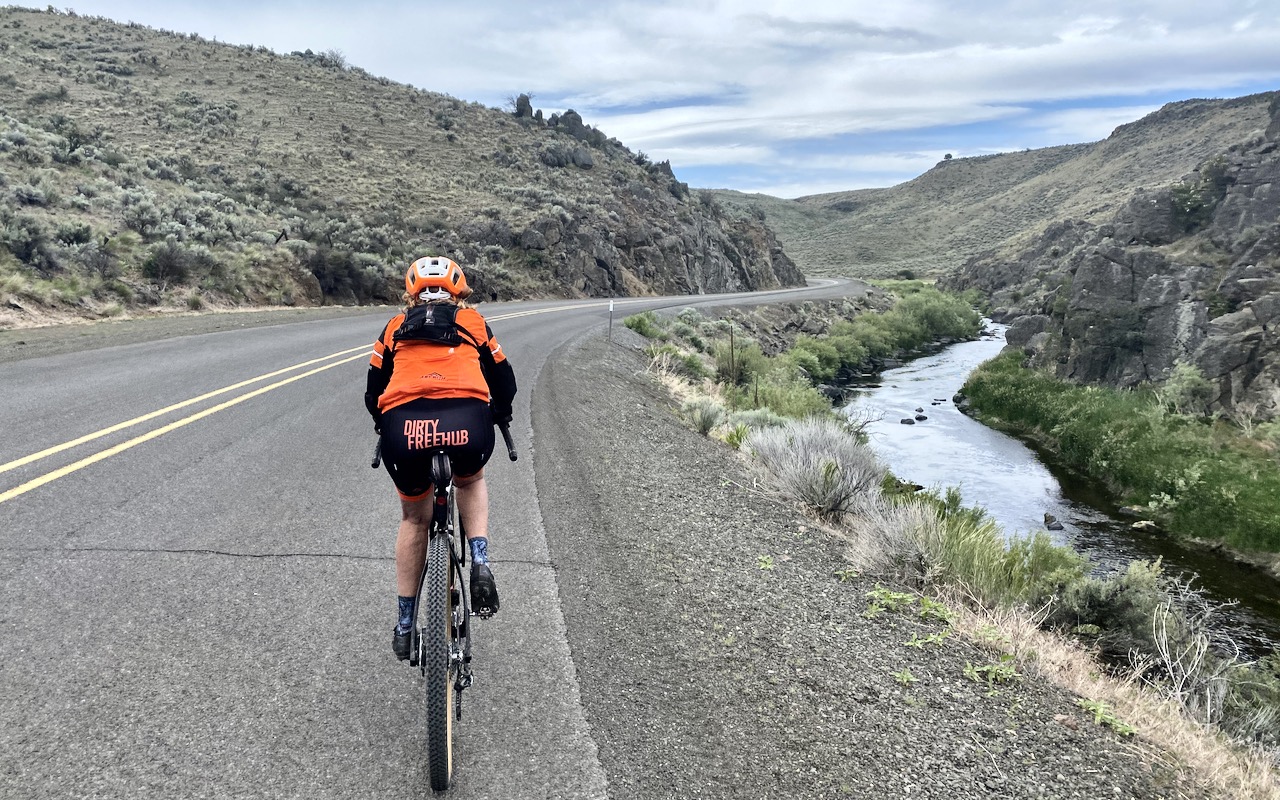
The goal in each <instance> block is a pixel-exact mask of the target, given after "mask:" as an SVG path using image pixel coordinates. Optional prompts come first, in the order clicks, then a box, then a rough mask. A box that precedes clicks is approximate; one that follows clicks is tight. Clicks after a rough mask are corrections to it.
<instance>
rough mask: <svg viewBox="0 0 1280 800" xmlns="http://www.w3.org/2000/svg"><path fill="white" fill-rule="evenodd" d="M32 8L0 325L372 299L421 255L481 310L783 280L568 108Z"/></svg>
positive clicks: (15, 136) (657, 173) (786, 264)
mask: <svg viewBox="0 0 1280 800" xmlns="http://www.w3.org/2000/svg"><path fill="white" fill-rule="evenodd" d="M50 9H51V10H50V11H48V12H45V11H35V10H26V9H19V8H12V7H10V8H5V9H0V327H2V326H5V325H24V324H31V322H32V321H35V320H38V319H49V318H51V317H53V318H56V317H57V316H58V315H59V314H62V315H81V316H83V315H88V316H93V315H111V314H119V313H121V312H122V311H128V310H130V309H134V308H137V307H147V306H157V305H158V306H165V305H169V306H172V305H179V306H186V307H191V308H199V307H202V306H205V305H209V304H214V305H229V304H262V303H271V304H289V305H291V304H299V305H314V304H321V303H327V302H347V303H350V302H364V301H369V300H388V299H393V298H392V296H391V295H392V294H393V293H392V292H391V287H392V285H393V284H394V282H395V280H396V278H397V277H398V275H400V274H402V271H403V269H404V265H405V264H406V263H407V262H408V261H409V260H411V259H412V258H414V257H417V256H419V255H423V254H442V255H449V256H451V257H453V258H456V259H458V260H459V261H460V262H462V263H463V264H464V265H466V266H467V268H468V275H469V277H470V278H471V280H472V283H473V285H475V286H476V287H477V288H478V289H479V290H480V292H481V296H482V297H489V298H514V297H527V296H547V295H561V296H584V295H586V296H590V295H615V294H616V295H637V294H646V293H654V292H658V293H697V292H704V291H726V290H745V289H756V288H767V287H774V286H778V285H780V284H783V285H793V284H796V283H799V282H800V281H801V280H802V278H801V276H800V273H799V272H798V271H797V270H796V269H795V267H794V265H793V264H792V263H791V262H790V260H789V259H788V258H787V257H786V256H785V255H784V254H783V253H782V251H781V248H780V247H779V246H778V244H777V242H776V241H774V240H773V238H772V234H771V233H770V232H769V231H768V230H767V229H766V228H765V227H764V226H763V225H762V224H761V223H760V222H759V220H757V219H755V218H754V217H752V216H751V215H742V216H741V217H739V218H730V217H728V216H726V215H725V213H724V211H723V209H721V208H719V207H718V206H717V205H716V204H714V203H711V202H709V199H707V198H703V197H701V196H700V195H698V194H697V193H691V192H690V191H689V189H688V187H687V186H686V185H684V184H683V183H680V182H679V181H677V180H676V179H675V178H674V176H673V174H672V172H671V169H670V166H669V165H668V164H666V163H659V164H654V163H651V162H650V161H649V160H648V159H647V158H646V157H645V156H644V155H643V154H637V153H633V152H631V151H630V150H629V149H627V148H626V147H625V146H624V145H623V144H622V143H620V142H618V141H616V140H614V139H610V138H608V137H607V136H606V135H605V134H604V133H602V132H601V131H599V130H596V129H595V128H593V127H591V126H590V125H588V124H585V123H584V122H583V120H582V119H581V118H580V117H579V116H578V115H577V114H576V113H574V112H572V111H569V112H566V113H564V114H563V115H558V116H557V115H552V116H550V117H548V118H546V119H544V118H543V115H542V113H541V112H540V111H535V110H534V109H533V108H532V107H531V105H530V104H528V103H527V100H526V102H524V103H520V104H516V103H513V104H512V108H510V109H493V108H487V107H484V106H482V105H479V104H475V103H468V102H464V101H462V100H459V99H457V98H452V97H448V96H445V95H442V94H437V93H433V92H429V91H423V90H420V89H417V88H414V87H410V86H405V85H402V84H397V83H394V82H392V81H389V80H387V79H385V78H378V77H375V76H372V75H369V74H368V73H366V72H364V71H363V70H360V69H358V68H354V67H351V66H348V65H347V64H346V63H345V60H344V59H343V57H342V56H341V54H340V53H336V52H328V53H320V54H316V53H312V52H311V51H309V50H308V51H306V52H298V53H292V54H277V53H273V52H270V51H268V50H266V49H265V48H260V47H259V48H254V47H247V46H230V45H226V44H219V43H217V42H211V41H206V40H204V39H202V38H200V37H199V36H196V35H187V34H180V33H174V32H170V31H160V30H153V29H150V28H146V27H143V26H140V25H136V24H132V23H130V24H128V25H124V24H118V23H115V22H112V21H109V20H105V19H101V18H89V17H83V16H77V15H76V14H75V13H74V12H71V11H68V12H66V13H60V12H56V11H53V10H52V7H50Z"/></svg>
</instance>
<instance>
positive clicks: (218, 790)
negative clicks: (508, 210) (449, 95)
mask: <svg viewBox="0 0 1280 800" xmlns="http://www.w3.org/2000/svg"><path fill="white" fill-rule="evenodd" d="M815 283H816V284H818V285H815V286H813V287H810V288H808V289H801V290H790V291H786V292H772V293H763V294H752V295H720V296H702V297H681V298H663V299H644V300H625V301H624V300H620V301H618V302H617V312H616V314H615V324H620V323H621V318H622V317H623V316H624V315H625V314H628V313H634V312H635V311H637V310H641V309H645V308H654V307H659V306H686V305H694V306H697V305H705V304H743V303H767V302H777V301H780V300H784V299H799V298H811V297H820V296H828V297H830V296H843V295H846V294H849V293H852V292H857V293H861V292H862V291H864V290H865V287H864V286H862V285H861V284H858V283H856V282H855V283H848V282H844V281H820V282H815ZM607 302H608V301H600V300H593V301H580V302H567V303H566V302H537V303H521V304H497V305H486V306H484V307H482V311H483V312H484V313H485V315H486V316H487V317H488V318H489V319H490V321H491V322H492V325H493V328H494V331H495V333H496V335H497V337H498V339H499V341H501V342H502V343H503V346H504V347H505V348H506V350H507V352H508V354H509V355H510V357H511V358H512V360H513V363H514V365H515V366H516V371H517V376H518V379H519V382H520V384H521V394H520V395H519V397H518V398H517V406H516V424H515V426H514V430H513V432H514V433H515V435H516V443H517V447H518V448H519V450H520V451H521V456H522V457H521V460H520V461H519V462H517V463H514V464H512V463H510V462H508V461H507V460H506V459H505V458H503V457H502V452H501V446H499V450H498V452H497V453H495V456H494V460H493V462H491V467H490V469H491V472H490V475H491V476H492V479H493V480H492V482H491V487H492V505H493V507H492V528H493V531H494V551H495V556H496V561H497V571H498V575H499V579H500V581H501V589H502V592H503V600H504V612H503V613H501V614H499V615H498V616H497V617H496V618H495V619H493V620H492V621H489V622H487V623H483V624H482V625H481V626H480V629H479V634H478V642H477V652H476V674H477V683H476V686H475V687H474V688H473V689H471V690H470V691H468V692H467V693H466V695H465V696H464V718H463V720H462V727H461V729H460V738H459V744H458V753H457V756H458V758H459V766H458V774H459V783H458V786H457V787H456V788H455V789H454V791H453V792H452V795H453V796H457V797H460V798H481V797H486V798H489V797H492V798H543V797H603V796H605V794H606V780H605V775H604V771H603V770H602V769H601V766H600V764H599V762H598V761H597V758H596V748H595V744H594V742H593V741H592V738H591V732H590V730H589V729H588V726H587V725H586V723H585V721H584V713H583V707H582V699H581V698H580V697H579V692H578V684H577V680H576V677H575V672H574V662H573V658H572V653H571V651H570V646H569V643H568V642H567V641H566V636H565V629H564V621H563V618H562V614H561V610H560V607H559V594H558V591H557V585H556V572H555V567H554V565H553V564H552V563H551V561H550V558H549V555H548V551H547V545H546V540H545V537H544V534H543V527H542V521H543V519H544V516H545V517H548V518H549V517H552V516H553V515H554V514H555V513H556V512H555V509H554V508H544V507H541V506H540V504H539V502H538V498H537V496H536V491H535V488H534V486H535V482H534V475H533V463H534V459H533V458H532V452H531V449H532V448H533V447H536V445H537V434H538V432H537V431H532V430H530V428H529V424H528V420H529V419H530V412H529V403H530V402H531V400H532V402H534V403H537V402H538V397H537V396H536V395H535V396H533V397H532V398H531V396H530V395H531V393H530V389H531V387H533V386H534V384H535V381H536V378H537V375H538V373H539V372H540V370H541V368H542V365H543V364H544V363H545V362H546V360H547V358H548V357H549V355H550V354H551V353H552V352H553V351H554V350H555V348H556V347H557V346H558V345H560V344H562V343H563V342H565V341H567V340H568V339H569V338H571V337H573V336H575V335H577V334H579V333H581V332H582V331H584V330H587V329H589V328H593V327H598V326H601V325H603V324H605V322H606V320H607V319H608V311H607ZM385 317H386V315H385V314H383V313H378V314H375V315H371V316H363V317H351V318H344V319H339V320H327V321H321V322H304V323H293V324H287V325H278V326H271V327H263V328H251V329H244V330H235V331H227V332H221V333H215V334H207V335H200V336H187V337H181V338H174V339H166V340H161V341H153V342H148V343H144V344H137V345H128V346H121V347H110V348H104V349H97V350H85V351H83V352H79V353H71V354H65V355H58V356H50V357H45V358H39V359H29V360H25V361H17V362H14V363H8V364H2V365H0V431H2V432H3V433H2V435H0V797H3V798H73V797H74V798H79V797H102V798H107V797H122V798H123V797H129V798H133V797H158V798H174V797H211V798H212V797H216V798H232V797H255V798H257V797H290V798H291V797H302V796H310V797H352V798H372V797H405V796H426V795H429V794H430V792H429V790H427V789H426V788H425V787H426V785H427V779H426V775H425V774H424V769H425V763H424V758H423V752H422V747H421V745H422V736H423V733H422V722H421V713H420V712H421V709H422V699H421V679H420V678H419V677H418V675H417V673H416V671H414V670H412V669H410V668H409V667H407V666H405V665H403V664H401V663H399V662H396V661H395V660H394V658H393V656H392V655H391V653H390V648H389V646H388V639H389V638H390V637H389V635H388V634H389V630H390V625H391V621H392V619H393V613H394V608H393V607H394V600H393V585H394V584H393V560H392V545H393V538H394V537H393V531H394V525H395V522H396V520H397V519H398V516H397V515H398V505H397V503H396V500H395V495H394V493H393V491H392V488H391V484H390V481H389V480H388V479H387V477H386V475H385V473H383V472H381V471H379V472H374V471H373V470H370V469H369V468H368V466H367V465H368V463H369V456H370V451H371V448H372V445H373V441H374V437H373V432H372V428H371V425H370V423H369V420H368V417H367V415H366V414H365V412H364V410H363V405H362V399H361V398H362V394H363V391H364V372H365V365H366V363H367V358H368V356H367V353H368V347H369V345H370V343H371V342H372V340H373V338H374V337H375V336H376V334H377V333H378V331H379V330H380V328H381V326H382V325H383V324H384V323H385Z"/></svg>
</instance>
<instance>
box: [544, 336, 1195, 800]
mask: <svg viewBox="0 0 1280 800" xmlns="http://www.w3.org/2000/svg"><path fill="white" fill-rule="evenodd" d="M614 338H615V341H614V343H613V344H609V343H607V342H605V341H603V340H602V339H601V338H599V337H594V336H593V337H586V338H584V339H581V340H579V341H578V342H576V343H571V344H570V345H566V347H565V348H563V349H562V350H561V351H560V352H559V353H557V354H556V355H555V356H554V357H553V358H552V359H551V360H550V361H549V362H548V364H547V366H546V367H545V369H544V370H543V373H542V375H541V376H540V378H539V381H538V384H537V387H536V389H535V392H536V394H535V397H534V403H533V415H534V419H533V422H534V429H535V438H536V445H537V456H536V457H537V482H538V494H539V498H540V501H541V506H542V508H543V509H544V524H545V528H546V531H547V538H548V542H549V544H550V546H551V550H552V556H553V560H554V561H555V563H556V564H557V566H558V568H559V581H560V591H561V599H562V601H563V608H564V614H565V619H566V624H567V626H568V633H569V641H570V645H571V647H572V649H573V653H574V659H575V664H576V667H577V671H578V675H579V678H580V680H581V685H582V693H583V701H584V703H585V705H586V710H587V715H588V719H589V721H590V722H591V724H592V726H593V733H594V736H595V739H596V741H597V743H598V744H599V746H600V756H601V760H602V762H603V763H604V765H605V768H606V770H607V771H608V776H609V783H610V787H611V792H612V794H613V795H614V796H616V797H642V798H649V797H701V798H711V797H725V798H729V797H743V796H747V795H750V796H753V797H788V798H791V797H813V798H819V797H821V798H832V797H867V798H873V797H874V798H881V797H913V798H939V799H945V800H954V799H955V798H975V797H983V798H987V797H999V798H1051V797H1052V798H1096V797H1104V796H1105V797H1139V798H1158V797H1167V798H1173V797H1202V796H1206V795H1205V793H1204V792H1202V791H1201V790H1199V789H1197V788H1195V787H1194V786H1191V785H1189V784H1188V783H1187V782H1186V778H1185V777H1179V776H1177V775H1175V774H1173V773H1172V772H1171V771H1170V770H1169V768H1168V766H1167V762H1166V761H1165V760H1164V759H1162V758H1161V757H1160V756H1159V755H1158V754H1157V753H1156V752H1155V751H1154V748H1152V747H1151V746H1150V745H1148V744H1146V743H1144V742H1143V741H1142V740H1141V739H1140V738H1139V739H1136V740H1134V739H1122V738H1121V737H1119V736H1118V735H1117V734H1116V733H1115V732H1114V731H1112V730H1111V729H1109V728H1106V727H1101V726H1098V725H1096V724H1094V722H1093V720H1092V718H1091V717H1090V716H1089V715H1088V714H1086V713H1085V712H1083V711H1082V710H1081V709H1080V708H1079V707H1078V706H1077V705H1076V704H1075V698H1074V697H1073V696H1071V695H1070V694H1069V693H1068V692H1065V691H1062V690H1059V689H1057V688H1055V687H1053V686H1051V685H1050V684H1049V682H1048V681H1047V680H1045V679H1044V678H1042V677H1039V676H1036V675H1024V676H1022V677H1021V678H1019V679H1017V680H1014V681H1013V682H1010V683H1000V684H995V685H988V684H987V683H981V682H975V681H974V680H972V679H971V678H970V677H966V674H965V673H966V669H965V668H966V665H967V664H968V665H972V667H981V666H984V665H988V664H992V663H993V662H997V661H998V660H999V659H998V656H996V655H995V654H993V653H992V652H989V651H987V650H986V649H984V647H982V646H980V645H978V644H975V643H973V642H970V641H965V640H961V639H959V638H958V637H956V636H947V637H945V638H943V637H937V638H941V641H940V642H938V643H926V644H921V643H922V642H923V641H924V640H926V639H928V637H930V636H933V635H935V634H939V633H940V632H941V631H943V630H945V625H944V624H943V623H941V622H938V621H936V620H930V619H922V618H921V616H920V614H919V613H918V606H917V607H916V608H915V611H914V612H904V611H897V612H892V611H886V612H883V613H880V614H878V615H876V616H875V617H874V618H868V617H867V616H865V612H866V611H867V609H868V597H867V595H868V592H871V591H873V590H875V589H876V588H877V582H876V580H874V579H873V578H871V577H865V576H854V575H850V574H847V573H846V574H844V575H843V576H841V575H838V574H837V572H838V571H839V570H840V568H841V567H842V566H843V564H842V563H841V559H840V549H841V548H840V545H839V543H837V542H835V541H833V540H832V539H830V538H829V536H828V535H827V534H826V533H824V532H823V531H822V530H820V529H818V528H817V527H816V526H815V525H813V524H812V523H811V522H809V521H807V520H805V519H803V518H802V517H801V516H800V515H799V514H797V513H796V512H794V511H793V510H792V509H791V508H790V507H789V506H788V505H786V504H784V503H781V502H779V501H778V500H776V499H772V498H770V497H768V496H767V495H766V493H765V492H764V487H761V486H759V485H758V484H757V483H756V482H755V481H753V479H752V477H751V476H750V474H749V473H748V471H747V469H746V468H745V466H744V463H743V461H742V460H741V459H740V458H739V456H738V455H737V454H736V453H735V452H734V451H732V450H730V449H729V448H728V447H727V446H725V445H722V444H720V443H718V442H714V441H709V440H707V439H704V438H702V437H700V436H698V435H697V434H696V433H694V432H693V431H691V430H690V429H689V428H688V427H687V426H686V425H684V424H683V423H682V422H681V421H680V420H678V419H677V418H676V417H675V416H674V414H673V412H672V410H671V407H670V403H669V401H668V399H667V398H666V397H665V395H664V394H663V391H662V390H661V389H658V388H656V386H655V384H654V383H652V382H651V381H650V380H649V379H648V377H647V376H646V375H645V374H644V368H645V365H646V362H645V359H644V358H643V356H642V355H640V353H639V352H638V348H639V347H640V346H642V345H643V343H644V341H643V340H641V339H639V338H638V337H635V336H634V335H633V334H631V332H630V331H621V332H619V331H615V334H614ZM916 645H920V646H916Z"/></svg>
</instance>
